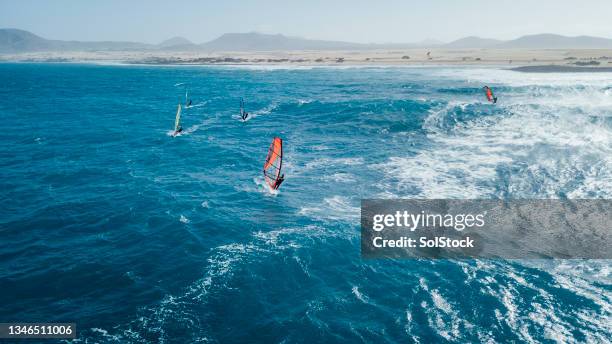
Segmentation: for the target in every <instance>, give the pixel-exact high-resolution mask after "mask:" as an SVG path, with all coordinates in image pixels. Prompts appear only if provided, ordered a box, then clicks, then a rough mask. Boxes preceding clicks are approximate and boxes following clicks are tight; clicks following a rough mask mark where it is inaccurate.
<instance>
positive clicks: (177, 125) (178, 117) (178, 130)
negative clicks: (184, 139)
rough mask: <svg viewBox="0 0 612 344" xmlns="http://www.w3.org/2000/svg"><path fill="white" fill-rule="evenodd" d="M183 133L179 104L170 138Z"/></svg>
mask: <svg viewBox="0 0 612 344" xmlns="http://www.w3.org/2000/svg"><path fill="white" fill-rule="evenodd" d="M182 131H183V127H182V126H181V103H179V104H178V109H177V110H176V118H175V119H174V132H173V133H172V136H173V137H174V136H176V135H178V134H180V133H181V132H182Z"/></svg>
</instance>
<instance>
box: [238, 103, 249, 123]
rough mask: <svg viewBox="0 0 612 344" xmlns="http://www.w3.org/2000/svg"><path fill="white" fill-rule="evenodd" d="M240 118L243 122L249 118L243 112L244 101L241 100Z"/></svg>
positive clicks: (246, 113)
mask: <svg viewBox="0 0 612 344" xmlns="http://www.w3.org/2000/svg"><path fill="white" fill-rule="evenodd" d="M240 118H242V121H243V122H244V121H246V119H247V118H249V113H248V112H246V111H244V100H243V99H242V98H240Z"/></svg>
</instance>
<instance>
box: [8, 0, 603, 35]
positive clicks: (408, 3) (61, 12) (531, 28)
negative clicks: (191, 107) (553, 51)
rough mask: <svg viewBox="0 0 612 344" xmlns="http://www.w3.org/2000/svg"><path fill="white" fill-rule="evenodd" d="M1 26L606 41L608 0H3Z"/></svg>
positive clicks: (54, 30)
mask: <svg viewBox="0 0 612 344" xmlns="http://www.w3.org/2000/svg"><path fill="white" fill-rule="evenodd" d="M0 27H2V28H7V27H13V28H20V29H24V30H28V31H32V32H34V33H36V34H38V35H40V36H43V37H45V38H50V39H66V40H129V41H140V42H147V43H157V42H159V41H161V40H164V39H167V38H170V37H172V36H183V37H185V38H188V39H190V40H192V41H194V42H196V43H201V42H205V41H208V40H211V39H214V38H216V37H217V36H219V35H221V34H223V33H226V32H250V31H259V32H265V33H283V34H285V35H291V36H301V37H305V38H316V39H329V40H344V41H354V42H363V43H369V42H377V43H386V42H414V41H420V40H423V39H426V38H431V39H438V40H442V41H451V40H454V39H457V38H461V37H464V36H470V35H478V36H482V37H488V38H499V39H512V38H516V37H518V36H521V35H525V34H534V33H558V34H564V35H593V36H603V37H609V38H612V0H587V1H584V0H582V1H581V0H556V1H554V0H530V1H528V0H514V1H510V0H487V1H485V0H430V1H427V0H421V1H415V0H386V1H385V0H379V1H376V0H370V1H364V0H352V1H349V0H337V1H336V0H329V1H322V0H302V1H294V0H270V1H266V0H260V1H255V0H253V1H248V0H245V1H231V0H226V1H223V0H218V1H211V0H200V1H198V0H185V1H180V0H179V1H169V0H167V1H158V0H151V1H139V0H124V1H118V0H104V1H93V0H91V1H85V0H53V1H51V0H38V1H36V0H0Z"/></svg>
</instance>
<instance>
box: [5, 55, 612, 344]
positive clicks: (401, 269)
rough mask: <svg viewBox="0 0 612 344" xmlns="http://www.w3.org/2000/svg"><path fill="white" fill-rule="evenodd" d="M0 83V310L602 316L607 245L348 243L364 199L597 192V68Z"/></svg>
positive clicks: (107, 323) (277, 325)
mask: <svg viewBox="0 0 612 344" xmlns="http://www.w3.org/2000/svg"><path fill="white" fill-rule="evenodd" d="M0 80H1V82H0V114H1V116H2V117H1V118H2V121H0V132H2V134H3V135H2V136H0V166H1V175H0V177H1V178H0V195H1V196H2V197H1V199H2V207H1V208H0V224H1V227H0V228H1V229H0V235H1V238H2V240H0V290H1V291H2V292H1V293H0V305H2V306H1V307H0V322H11V321H28V322H34V321H45V322H60V321H62V322H76V323H77V326H78V333H79V339H78V340H75V341H74V342H89V343H91V342H111V343H113V342H116V343H126V342H134V343H141V342H142V343H144V342H164V343H187V342H213V343H214V342H239V341H245V342H287V343H289V342H307V343H310V342H391V343H406V342H424V343H428V342H461V343H463V342H482V341H488V342H500V341H515V342H542V341H544V342H546V341H553V342H555V341H556V342H585V341H586V342H606V341H608V340H609V338H610V337H611V336H612V279H611V276H610V262H609V261H606V260H603V261H567V260H553V261H520V260H519V261H503V260H464V261H447V260H439V261H437V260H436V261H432V260H362V259H361V257H360V253H359V249H360V241H359V214H360V211H359V204H360V199H362V198H374V197H378V198H504V199H511V198H559V197H568V198H610V197H612V76H611V75H609V74H593V75H589V74H580V75H572V74H546V75H535V74H520V73H516V72H512V71H505V70H499V69H496V68H486V69H482V68H457V67H435V68H424V67H423V68H331V67H330V68H305V67H304V68H297V67H296V68H283V67H232V66H227V67H198V66H194V67H182V66H181V67H171V66H123V65H93V64H89V65H87V64H82V65H79V64H0ZM484 84H488V85H489V86H491V87H493V88H494V90H495V92H496V94H497V96H498V97H499V99H500V101H499V103H498V104H497V105H495V106H492V105H491V104H488V103H487V102H486V101H485V99H484V95H483V93H482V90H481V87H482V86H483V85H484ZM185 87H188V89H189V93H190V97H191V98H192V99H193V102H194V104H193V106H192V107H190V108H188V109H186V110H185V111H184V113H183V119H182V121H183V127H184V128H185V131H184V133H183V134H182V135H180V136H178V137H175V138H173V137H171V135H170V133H171V129H172V127H173V124H174V115H175V112H176V106H177V102H183V101H184V94H185ZM241 97H244V98H245V99H246V107H247V111H249V112H251V114H252V116H251V119H250V120H249V121H247V122H245V123H243V122H241V121H240V119H239V117H238V105H239V100H240V98H241ZM274 136H280V137H282V138H283V141H284V155H285V159H284V162H283V166H284V173H285V176H286V180H285V182H284V183H283V185H282V187H281V188H280V190H279V191H278V192H276V193H273V192H270V191H269V190H268V188H267V186H266V185H265V182H264V180H263V176H262V173H261V170H262V165H263V162H264V159H265V157H266V154H267V150H268V146H269V144H270V142H271V140H272V138H273V137H274Z"/></svg>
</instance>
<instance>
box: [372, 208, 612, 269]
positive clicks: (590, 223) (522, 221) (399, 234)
mask: <svg viewBox="0 0 612 344" xmlns="http://www.w3.org/2000/svg"><path fill="white" fill-rule="evenodd" d="M361 254H362V256H363V257H364V258H504V259H546V258H563V259H612V200H508V201H501V200H377V199H365V200H362V201H361Z"/></svg>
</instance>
